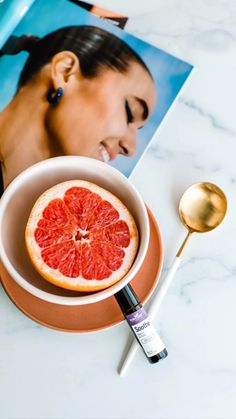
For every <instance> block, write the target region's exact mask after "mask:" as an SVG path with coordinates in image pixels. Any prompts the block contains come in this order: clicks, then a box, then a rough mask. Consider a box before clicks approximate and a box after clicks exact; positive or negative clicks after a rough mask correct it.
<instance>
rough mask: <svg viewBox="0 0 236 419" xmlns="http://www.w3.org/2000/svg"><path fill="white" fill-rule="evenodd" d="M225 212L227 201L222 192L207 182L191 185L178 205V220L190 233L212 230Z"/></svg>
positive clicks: (221, 219)
mask: <svg viewBox="0 0 236 419" xmlns="http://www.w3.org/2000/svg"><path fill="white" fill-rule="evenodd" d="M226 211H227V199H226V196H225V194H224V192H223V191H222V190H221V189H220V188H219V187H218V186H216V185H214V184H213V183H209V182H201V183H196V184H195V185H192V186H191V187H190V188H188V189H187V190H186V191H185V193H184V194H183V196H182V198H181V199H180V203H179V215H180V219H181V221H182V223H183V224H184V225H185V227H186V228H187V229H188V230H189V231H191V232H192V233H193V232H197V233H206V232H208V231H211V230H213V229H214V228H216V227H217V226H218V225H219V224H220V223H221V222H222V221H223V218H224V216H225V214H226Z"/></svg>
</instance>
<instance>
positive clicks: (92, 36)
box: [2, 26, 152, 88]
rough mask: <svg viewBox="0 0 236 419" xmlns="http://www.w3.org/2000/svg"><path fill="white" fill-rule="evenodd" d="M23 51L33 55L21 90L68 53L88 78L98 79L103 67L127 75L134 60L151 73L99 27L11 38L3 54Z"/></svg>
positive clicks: (120, 42) (27, 62) (65, 29)
mask: <svg viewBox="0 0 236 419" xmlns="http://www.w3.org/2000/svg"><path fill="white" fill-rule="evenodd" d="M23 50H25V51H28V52H29V53H30V55H29V57H28V59H27V61H26V63H25V65H24V68H23V70H22V72H21V75H20V79H19V82H18V88H20V87H21V86H24V85H25V84H26V83H27V82H28V81H29V80H30V79H32V77H33V76H34V75H35V74H37V72H38V71H39V70H40V69H41V68H42V67H43V66H44V65H45V64H46V63H48V62H49V61H50V60H51V58H52V57H53V56H54V55H55V54H57V53H58V52H61V51H65V50H68V51H72V52H73V53H74V54H75V55H76V56H77V57H78V59H79V61H80V69H81V72H82V74H83V76H84V77H87V78H92V77H95V76H96V75H97V74H98V72H99V71H100V70H101V69H103V68H110V69H113V70H118V71H120V72H123V73H125V72H126V71H127V70H128V68H129V64H130V62H132V61H135V62H137V63H139V64H140V65H141V66H142V67H143V68H144V69H145V70H146V71H147V72H148V73H149V74H150V71H149V69H148V68H147V66H146V64H145V63H144V62H143V60H142V59H141V58H140V57H139V55H138V54H137V53H136V52H135V51H134V50H133V49H132V48H130V47H129V46H128V45H127V44H126V43H125V42H124V41H122V40H121V39H119V38H118V37H116V36H115V35H113V34H112V33H110V32H107V31H106V30H104V29H101V28H98V27H95V26H68V27H64V28H61V29H58V30H56V31H54V32H51V33H49V34H48V35H46V36H45V37H44V38H41V39H40V38H36V37H32V36H22V37H20V38H16V37H14V38H10V39H9V41H8V42H7V44H6V45H5V47H4V48H3V50H2V55H3V54H16V53H18V52H20V51H23ZM150 76H151V74H150ZM151 77H152V76H151Z"/></svg>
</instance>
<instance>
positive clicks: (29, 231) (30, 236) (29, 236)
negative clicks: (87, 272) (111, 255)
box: [25, 180, 139, 292]
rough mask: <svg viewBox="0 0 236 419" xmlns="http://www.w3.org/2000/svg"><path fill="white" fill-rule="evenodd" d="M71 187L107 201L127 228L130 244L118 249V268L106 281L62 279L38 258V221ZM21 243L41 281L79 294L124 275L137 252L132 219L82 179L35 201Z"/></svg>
mask: <svg viewBox="0 0 236 419" xmlns="http://www.w3.org/2000/svg"><path fill="white" fill-rule="evenodd" d="M72 187H82V188H86V189H89V190H90V191H91V192H94V193H96V194H98V195H99V196H100V197H101V198H102V199H103V200H107V201H109V202H110V203H111V204H112V205H113V207H114V208H115V209H116V210H117V211H118V212H119V220H123V221H125V222H126V223H127V225H128V227H129V232H130V243H129V246H128V247H127V248H125V247H122V250H123V251H124V252H125V255H124V258H123V262H122V265H121V267H120V268H119V269H118V270H116V271H113V272H112V274H111V275H110V276H109V277H108V278H105V279H99V280H98V279H84V278H83V277H82V276H78V277H75V278H72V277H67V276H64V275H63V274H62V273H61V272H60V271H59V270H58V269H53V268H50V267H49V266H48V265H47V264H46V263H45V262H44V261H43V259H42V256H41V252H42V248H41V247H40V246H39V245H38V243H37V241H36V240H35V235H34V233H35V230H36V228H37V224H38V221H39V220H40V219H41V218H42V213H43V211H44V209H45V208H46V207H47V205H48V204H49V202H50V201H52V200H53V199H57V198H60V199H63V198H64V195H65V192H66V191H67V190H68V189H70V188H72ZM25 241H26V247H27V250H28V254H29V256H30V259H31V261H32V263H33V265H34V267H35V268H36V270H37V271H38V272H39V274H40V275H41V276H42V277H43V278H44V279H46V280H47V281H49V282H51V283H52V284H54V285H57V286H59V287H62V288H65V289H69V290H74V291H81V292H93V291H99V290H102V289H105V288H108V287H110V286H111V285H113V284H115V283H116V282H118V281H119V280H121V279H122V278H123V277H124V276H125V275H126V274H127V272H128V271H129V270H130V268H131V266H132V264H133V262H134V259H135V256H136V253H137V249H138V244H139V235H138V230H137V226H136V223H135V221H134V218H133V216H132V215H131V213H130V211H129V210H128V209H127V208H126V206H125V205H124V204H123V203H122V202H121V201H120V199H118V198H117V197H116V196H115V195H113V194H112V193H111V192H109V191H107V190H106V189H103V188H101V187H100V186H98V185H96V184H94V183H92V182H88V181H84V180H70V181H66V182H63V183H60V184H58V185H55V186H53V187H52V188H50V189H48V190H46V191H45V192H44V193H43V194H42V195H41V196H40V197H39V198H38V200H37V201H36V202H35V204H34V206H33V208H32V211H31V213H30V216H29V219H28V222H27V226H26V230H25Z"/></svg>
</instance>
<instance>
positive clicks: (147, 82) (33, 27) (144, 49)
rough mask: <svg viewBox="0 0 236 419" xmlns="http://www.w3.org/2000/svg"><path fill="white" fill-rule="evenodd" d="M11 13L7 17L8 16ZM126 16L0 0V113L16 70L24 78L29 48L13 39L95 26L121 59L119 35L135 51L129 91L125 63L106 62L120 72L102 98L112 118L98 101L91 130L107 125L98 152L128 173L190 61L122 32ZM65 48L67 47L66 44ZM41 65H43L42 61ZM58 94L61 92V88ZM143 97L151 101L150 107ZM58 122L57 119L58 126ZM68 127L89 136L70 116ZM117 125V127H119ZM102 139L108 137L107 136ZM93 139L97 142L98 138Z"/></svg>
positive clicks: (64, 2)
mask: <svg viewBox="0 0 236 419" xmlns="http://www.w3.org/2000/svg"><path fill="white" fill-rule="evenodd" d="M4 8H5V9H4ZM9 16H11V18H10V19H9ZM101 17H102V19H101ZM127 19H128V18H127V17H125V16H122V15H120V14H118V13H113V12H110V11H106V10H104V9H101V8H99V7H96V6H94V5H91V4H88V3H86V2H82V1H78V0H50V2H46V1H45V0H17V1H15V2H14V1H13V2H12V3H10V6H9V3H8V5H7V4H6V2H3V3H0V27H1V33H0V82H1V97H0V115H1V113H2V112H1V111H4V109H6V107H7V105H8V104H9V103H11V101H12V100H13V98H14V97H15V96H16V92H18V90H19V79H20V75H21V79H22V80H23V78H24V77H23V78H22V71H23V69H24V68H25V64H26V62H27V60H28V58H29V53H30V50H29V48H28V51H26V50H17V48H18V47H17V46H16V44H17V42H16V41H17V40H19V39H23V38H24V39H25V38H27V37H28V38H30V39H37V40H38V39H40V40H42V39H43V38H44V37H46V36H48V35H49V34H51V33H53V32H55V31H59V30H61V29H66V28H72V27H73V28H75V27H80V28H81V27H90V28H99V29H101V31H103V32H104V33H108V34H110V37H111V42H110V44H109V45H110V47H109V48H110V50H109V51H110V55H113V58H112V59H113V60H115V58H116V61H119V57H118V55H117V56H116V50H115V49H116V48H118V47H117V46H116V41H115V40H116V39H119V40H120V41H121V42H122V45H123V46H125V45H126V46H127V47H128V49H129V50H130V49H131V51H133V52H134V56H133V58H132V59H131V61H132V62H133V61H135V62H136V67H134V69H133V70H132V69H131V70H130V75H133V79H132V80H129V81H127V80H128V79H127V80H126V82H127V83H128V84H127V83H126V87H125V88H126V93H127V97H126V96H125V94H126V93H124V92H123V91H122V86H123V84H122V83H123V81H124V79H125V78H124V75H125V73H126V70H125V68H126V67H125V66H126V65H125V64H124V65H123V64H121V67H122V65H123V67H124V68H122V69H119V70H117V68H115V66H116V64H114V63H110V64H108V67H109V66H110V68H112V69H113V70H114V71H113V74H114V75H116V77H118V73H119V72H121V74H122V77H121V78H120V79H119V78H115V79H114V81H115V80H117V82H116V83H115V84H114V89H113V87H112V84H110V86H111V87H110V90H109V89H107V91H106V99H105V101H107V102H108V103H107V107H108V109H107V112H108V110H109V112H108V113H110V121H112V123H110V122H109V123H108V122H107V123H106V119H105V113H103V112H102V106H103V104H101V107H100V114H99V112H98V109H97V110H96V112H97V113H96V112H95V113H94V112H92V111H91V112H90V122H89V125H90V127H89V128H90V131H91V129H93V132H94V133H95V134H97V136H98V137H99V135H100V134H99V133H100V131H99V128H98V126H97V125H99V123H100V125H101V124H102V123H103V124H104V129H105V128H106V129H107V133H106V137H105V141H103V138H102V137H101V146H100V148H101V154H102V156H103V158H104V160H105V161H107V162H108V163H109V164H111V165H112V166H114V167H116V168H117V169H118V170H120V171H121V172H122V173H123V174H124V175H125V176H130V174H131V172H132V171H133V169H134V167H135V166H136V164H137V162H138V161H139V159H140V157H141V156H142V155H143V153H144V151H145V150H146V149H147V147H148V145H150V142H151V139H152V137H153V135H154V133H155V132H156V131H157V129H158V127H159V126H160V124H161V122H162V121H163V119H164V118H165V117H166V115H167V113H168V111H169V109H170V107H171V106H172V104H173V103H174V101H175V99H176V97H177V95H178V94H179V92H180V90H181V89H182V87H183V86H184V84H185V82H186V80H187V79H188V77H189V75H190V74H191V72H192V69H193V66H192V65H191V64H189V63H187V62H185V61H183V60H181V59H178V58H176V57H174V56H173V55H171V54H168V53H167V52H165V51H163V50H161V49H159V48H157V47H155V46H153V45H151V44H149V43H147V42H144V41H143V40H141V39H139V38H137V37H134V36H133V35H131V34H129V33H126V32H125V31H124V30H123V29H122V28H124V26H125V23H126V22H127ZM74 33H75V37H76V36H77V35H76V31H74ZM112 42H113V43H112ZM45 45H46V46H47V47H48V46H49V44H48V43H46V44H45ZM74 45H75V43H74ZM113 46H114V48H113ZM44 48H45V47H44ZM66 49H67V50H68V45H67V47H66ZM113 49H114V50H113ZM35 51H36V49H35ZM60 51H61V50H60ZM73 51H74V50H73ZM124 51H125V47H122V54H125V53H124ZM35 54H36V55H37V52H35ZM127 54H128V55H129V52H127ZM68 57H69V55H68ZM139 60H140V62H142V65H141V66H140V65H139V64H140V62H139ZM43 64H44V65H46V63H43ZM131 67H132V66H130V68H131ZM141 67H142V68H141ZM45 68H46V67H45ZM104 68H105V67H104ZM132 71H133V73H132ZM91 74H92V73H91ZM110 74H111V72H110ZM88 80H93V77H92V76H90V75H89V76H88ZM122 80H123V81H122ZM151 84H152V86H151ZM96 86H100V85H96V84H94V87H95V90H94V102H95V101H96V94H95V93H97V90H96ZM107 86H109V84H107ZM119 89H120V98H119V100H120V99H121V96H122V95H123V96H124V97H123V96H122V97H123V99H122V101H123V102H122V111H121V110H120V108H119V109H118V101H117V99H118V95H117V96H116V94H117V91H119ZM127 89H128V90H127ZM132 89H133V90H132ZM148 89H149V90H148ZM151 89H152V90H153V91H154V90H155V98H156V96H157V100H156V99H155V101H154V99H153V97H154V96H153V97H152V93H153V92H151ZM148 93H150V94H149V95H148ZM62 94H64V92H63V93H62ZM153 95H154V93H153ZM59 96H60V94H59ZM150 97H151V99H150ZM52 98H53V99H55V94H54V93H53V94H52V95H51V99H52ZM146 98H147V99H146ZM59 99H60V97H59ZM59 99H58V100H59ZM100 99H101V98H100ZM100 99H99V100H100ZM147 102H149V103H148V106H147ZM61 103H62V102H61ZM97 105H98V103H97ZM99 106H100V104H99ZM53 107H54V109H55V104H52V108H53ZM57 107H58V109H59V108H60V106H59V105H57ZM97 108H98V106H97ZM148 108H149V109H148ZM91 109H93V108H91ZM67 110H68V109H67ZM88 110H89V108H88ZM36 111H37V110H36V108H35V109H32V112H36ZM81 112H82V110H81V108H80V109H79V110H78V113H81ZM119 112H122V118H123V120H124V121H123V120H122V121H121V117H120V115H119ZM70 113H71V114H73V115H74V114H75V112H74V108H73V107H71V110H68V112H67V113H66V115H67V116H66V118H69V117H70ZM148 113H151V116H150V118H149V119H148V117H147V115H148ZM58 114H59V111H58ZM134 114H135V115H134ZM64 115H65V114H64ZM68 115H69V116H68ZM73 115H72V116H73ZM84 115H85V114H84ZM78 117H79V118H80V117H81V119H82V117H83V112H82V114H81V115H79V116H78ZM58 118H59V117H58ZM125 119H126V121H125ZM124 122H125V124H126V125H127V126H128V128H127V132H126V133H125V132H124V130H125V129H126V128H125V129H124V127H123V125H124ZM60 124H61V122H60V123H59V125H60ZM108 125H109V126H110V125H111V126H112V129H113V131H112V129H111V132H109V130H108ZM71 127H73V134H74V138H76V136H78V137H80V136H81V135H83V137H84V141H85V140H86V141H87V137H86V132H87V131H86V130H87V128H86V129H85V130H83V132H81V133H80V134H79V133H77V132H75V129H76V128H75V125H74V122H73V118H72V117H71ZM50 129H51V132H52V135H54V134H55V133H54V132H53V129H52V128H51V127H50ZM115 130H117V132H116V131H115ZM128 131H129V133H128ZM106 138H108V140H107V141H106ZM131 138H132V139H131ZM97 140H98V141H99V138H98V139H97ZM112 140H113V141H114V143H116V151H114V149H113V150H112V147H110V145H109V146H108V148H106V145H107V143H109V142H110V143H111V141H112ZM88 142H89V140H88ZM118 142H119V147H118ZM104 144H105V147H104ZM86 147H87V143H86V145H85V148H84V149H83V150H82V153H81V155H87V156H90V157H95V158H96V155H95V154H94V152H91V154H90V152H89V150H87V149H86ZM91 147H92V145H91ZM118 148H119V150H118ZM60 150H61V151H60ZM0 152H1V138H0ZM60 152H61V153H62V154H80V153H79V151H78V152H77V149H76V147H75V148H74V149H73V147H72V148H70V147H69V146H68V151H67V149H66V147H65V148H64V149H63V148H61V149H59V151H58V149H57V150H55V154H53V153H54V152H52V155H51V156H53V155H58V154H60ZM35 153H36V154H37V150H35ZM119 153H120V154H119ZM0 155H1V153H0ZM22 155H24V152H22ZM36 160H37V158H36ZM108 160H109V161H108ZM21 163H22V162H21ZM31 163H32V164H33V161H32V162H31ZM22 164H23V163H22ZM28 165H29V164H28ZM16 166H17V165H16ZM23 169H24V166H22V165H21V164H19V167H18V169H17V171H18V172H17V173H19V172H20V171H21V170H23ZM17 173H16V174H17ZM14 175H15V174H14Z"/></svg>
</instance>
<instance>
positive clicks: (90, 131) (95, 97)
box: [45, 62, 156, 162]
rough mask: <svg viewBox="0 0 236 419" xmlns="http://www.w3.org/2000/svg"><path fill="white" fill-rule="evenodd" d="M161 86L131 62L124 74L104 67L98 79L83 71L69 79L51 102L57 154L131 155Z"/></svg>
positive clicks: (51, 126) (49, 127)
mask: <svg viewBox="0 0 236 419" xmlns="http://www.w3.org/2000/svg"><path fill="white" fill-rule="evenodd" d="M155 100H156V90H155V85H154V82H153V80H152V79H151V77H150V75H149V74H148V72H147V71H146V70H145V69H144V68H143V67H142V66H141V65H139V64H138V63H135V62H132V63H131V64H130V67H129V70H128V71H127V72H126V73H125V74H122V73H120V72H118V71H114V70H110V69H104V70H103V71H102V72H100V74H99V75H98V76H97V77H95V78H93V79H86V78H84V77H83V76H82V75H81V73H80V72H79V71H78V72H77V73H76V75H74V76H71V77H69V78H68V81H67V83H66V84H65V86H64V96H63V97H62V99H61V100H60V102H59V103H58V104H57V105H56V106H55V105H49V106H48V109H47V112H46V120H45V125H46V129H47V133H48V137H49V138H50V141H51V142H52V144H53V146H52V147H53V148H54V150H57V153H58V154H66V155H81V156H88V157H93V158H96V159H99V160H103V161H105V162H108V161H109V160H113V159H114V158H115V157H116V156H117V155H118V154H123V155H127V156H132V155H133V154H134V153H135V150H136V136H137V130H138V129H139V128H142V127H143V126H144V125H145V123H146V122H147V120H148V117H149V115H150V114H151V112H152V111H153V108H154V105H155Z"/></svg>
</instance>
